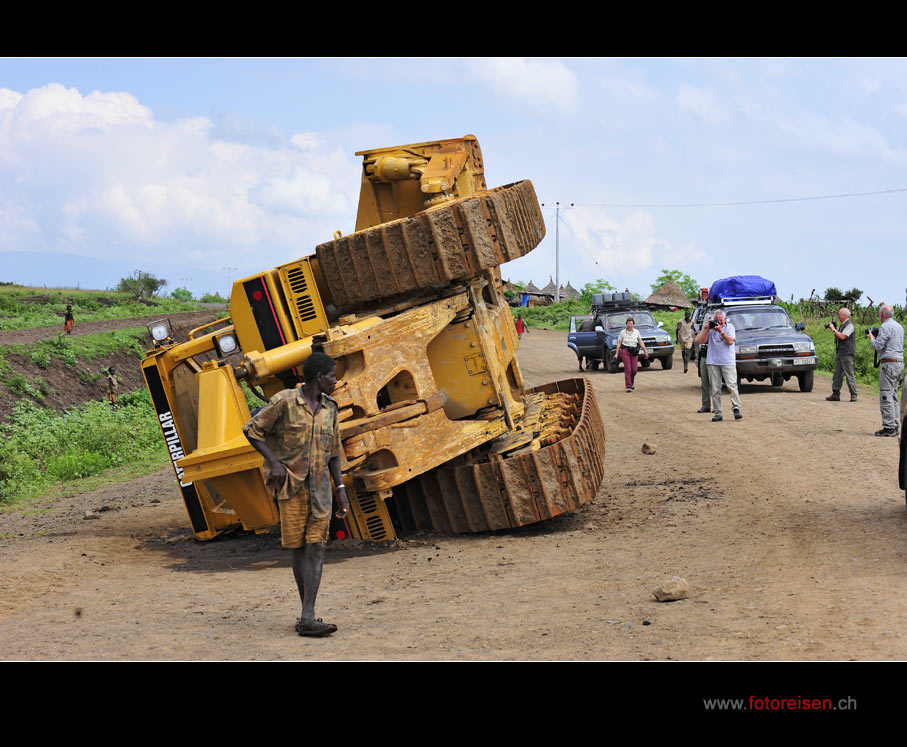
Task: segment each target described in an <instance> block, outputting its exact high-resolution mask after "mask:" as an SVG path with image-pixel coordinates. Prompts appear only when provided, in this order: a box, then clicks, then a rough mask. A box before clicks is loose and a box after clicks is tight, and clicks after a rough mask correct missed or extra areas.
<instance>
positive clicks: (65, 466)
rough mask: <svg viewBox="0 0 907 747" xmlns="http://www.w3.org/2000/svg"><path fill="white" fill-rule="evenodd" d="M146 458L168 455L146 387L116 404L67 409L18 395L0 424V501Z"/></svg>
mask: <svg viewBox="0 0 907 747" xmlns="http://www.w3.org/2000/svg"><path fill="white" fill-rule="evenodd" d="M148 459H153V460H155V461H158V460H159V461H160V463H162V464H163V463H166V462H167V461H168V457H167V451H166V449H165V448H164V445H163V443H162V441H161V432H160V426H159V425H158V419H157V416H156V415H155V412H154V407H153V406H152V404H151V398H150V397H149V396H148V392H147V391H145V390H141V391H138V392H129V393H127V394H124V395H123V396H122V397H120V407H118V408H112V407H110V406H109V405H108V404H107V403H106V402H87V403H85V404H84V405H82V406H81V407H77V408H75V409H73V410H70V411H69V412H66V413H58V412H55V411H53V410H45V409H42V408H40V407H38V406H37V405H36V404H35V403H34V402H32V401H31V400H22V401H21V402H19V404H17V405H16V408H15V410H14V411H13V415H12V417H11V419H10V420H9V421H7V422H5V423H2V424H0V502H4V501H11V500H13V499H15V498H16V497H17V496H19V495H24V494H27V493H29V492H34V491H35V490H40V489H42V488H43V487H45V486H47V485H50V484H52V483H53V482H55V481H56V480H73V479H77V478H81V477H88V476H89V475H93V474H97V473H98V472H102V471H104V470H105V469H109V468H110V467H114V466H117V465H120V464H125V463H129V462H132V461H137V460H148Z"/></svg>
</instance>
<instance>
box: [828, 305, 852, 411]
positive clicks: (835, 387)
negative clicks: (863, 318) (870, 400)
mask: <svg viewBox="0 0 907 747" xmlns="http://www.w3.org/2000/svg"><path fill="white" fill-rule="evenodd" d="M838 321H840V323H841V326H840V328H839V327H838V325H837V324H835V323H834V322H829V323H828V324H826V325H825V329H830V330H831V331H832V333H834V336H835V373H834V375H833V376H832V379H831V395H830V396H828V397H826V398H825V399H826V400H828V401H829V402H840V401H841V384H842V383H843V380H844V379H845V378H846V379H847V388H848V389H849V390H850V401H851V402H856V401H857V379H856V377H855V376H854V373H853V357H854V355H855V354H856V352H857V336H856V335H855V334H854V332H856V329H855V328H854V326H853V322H852V321H850V309H846V308H845V309H838Z"/></svg>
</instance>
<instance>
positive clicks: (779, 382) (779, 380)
mask: <svg viewBox="0 0 907 747" xmlns="http://www.w3.org/2000/svg"><path fill="white" fill-rule="evenodd" d="M772 386H784V377H783V376H782V375H781V374H779V373H775V374H772ZM800 387H801V388H802V387H803V384H802V383H801V384H800ZM811 388H812V387H810V389H811Z"/></svg>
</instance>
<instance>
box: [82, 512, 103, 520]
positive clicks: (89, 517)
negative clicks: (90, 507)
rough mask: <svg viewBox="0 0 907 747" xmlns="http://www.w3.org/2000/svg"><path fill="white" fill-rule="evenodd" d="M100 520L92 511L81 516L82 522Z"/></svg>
mask: <svg viewBox="0 0 907 747" xmlns="http://www.w3.org/2000/svg"><path fill="white" fill-rule="evenodd" d="M100 518H101V517H100V516H98V515H97V514H96V513H95V512H94V511H86V512H85V513H84V514H83V515H82V520H83V521H86V520H88V519H100Z"/></svg>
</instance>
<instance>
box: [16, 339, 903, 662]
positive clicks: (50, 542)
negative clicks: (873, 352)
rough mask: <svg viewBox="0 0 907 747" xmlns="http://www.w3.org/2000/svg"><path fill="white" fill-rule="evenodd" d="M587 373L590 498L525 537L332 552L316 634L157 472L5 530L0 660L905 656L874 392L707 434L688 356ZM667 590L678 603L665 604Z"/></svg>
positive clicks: (529, 364)
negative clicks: (685, 593) (599, 477)
mask: <svg viewBox="0 0 907 747" xmlns="http://www.w3.org/2000/svg"><path fill="white" fill-rule="evenodd" d="M565 337H566V336H565V335H564V334H562V333H554V332H545V331H541V330H534V331H533V332H532V333H531V334H529V335H524V337H523V341H522V348H521V350H520V360H521V363H522V365H523V370H524V374H525V376H526V379H527V383H529V384H538V383H542V382H544V381H550V380H554V379H561V378H567V377H568V376H572V375H574V372H575V368H576V365H575V359H574V358H573V356H572V354H571V353H570V352H569V351H568V350H567V348H566V346H565V344H564V343H565ZM588 376H589V379H590V380H591V381H592V382H593V383H594V386H595V389H596V393H597V395H598V397H599V405H600V407H601V410H602V413H603V418H604V421H605V428H606V432H607V436H608V452H607V460H606V464H607V477H606V481H605V485H604V486H603V488H602V490H601V491H600V492H599V495H598V497H597V498H596V501H595V503H594V504H592V505H591V506H588V507H586V508H585V509H583V510H582V511H580V512H578V513H576V514H574V515H571V516H568V517H561V518H559V519H556V520H554V521H551V522H548V523H546V524H542V525H537V526H534V527H529V528H525V529H522V530H519V531H511V532H503V533H497V534H489V535H479V536H457V537H450V536H443V537H442V536H430V537H424V536H423V537H419V538H417V539H410V540H406V541H400V542H397V543H394V544H393V545H391V546H388V547H383V546H370V545H367V544H358V545H351V544H346V545H340V544H335V545H334V546H332V547H331V548H330V549H329V552H328V560H327V566H326V569H325V577H324V582H323V585H322V592H321V595H320V597H319V606H318V614H319V616H321V617H323V618H324V619H325V620H329V621H333V622H336V623H337V624H338V625H339V626H340V630H339V632H338V633H337V634H336V635H334V636H332V637H331V638H329V639H324V640H310V639H303V638H299V637H298V636H296V635H295V634H294V633H293V628H292V626H293V622H294V618H295V617H296V615H297V614H298V609H297V607H298V600H297V598H296V592H295V589H294V587H293V581H292V574H291V571H290V567H289V558H288V556H287V554H286V553H285V552H283V551H281V550H280V549H279V547H278V539H277V536H276V532H275V534H274V535H272V536H259V537H241V538H226V539H223V540H219V541H215V542H210V543H206V544H201V543H196V542H195V541H194V540H193V539H191V535H190V533H189V531H188V529H187V528H186V525H187V521H186V518H185V512H184V509H183V507H182V504H181V502H180V499H179V495H178V493H177V491H176V489H175V487H174V484H173V481H172V477H171V476H170V474H168V473H167V472H163V473H160V474H158V475H154V476H151V477H147V478H143V479H139V480H135V481H133V482H130V483H127V484H123V485H119V486H115V487H113V488H108V489H105V490H101V491H96V492H94V493H89V494H85V495H83V496H77V497H74V498H70V499H66V500H64V501H60V502H57V503H54V504H42V505H36V506H32V507H31V509H30V510H31V513H23V512H19V513H16V514H3V515H0V538H2V539H0V584H2V595H0V658H2V659H4V660H10V659H354V660H360V659H454V660H456V659H903V658H905V657H907V593H905V592H907V512H905V505H904V495H903V493H902V492H900V491H899V490H898V487H897V478H896V465H897V442H896V440H895V439H879V438H874V437H873V436H872V433H873V431H874V430H876V429H877V428H878V427H879V426H880V415H879V408H878V400H877V398H876V397H873V396H872V395H871V394H869V393H868V392H867V393H862V394H861V397H860V401H859V402H858V403H856V404H851V403H849V402H840V403H828V402H825V399H824V398H825V396H826V395H827V394H828V391H829V389H830V386H829V383H828V379H827V378H821V377H820V378H817V380H816V388H815V390H814V391H813V392H812V393H810V394H802V393H800V392H799V391H798V390H797V388H796V385H795V384H794V383H788V384H786V385H785V386H784V388H783V389H781V390H774V389H772V388H771V387H769V386H767V385H764V384H763V385H758V386H757V385H751V386H744V387H743V390H742V398H743V412H744V419H743V420H741V421H739V422H735V421H734V420H733V419H731V420H725V421H724V422H723V423H712V422H711V421H710V418H709V416H707V415H699V414H696V412H695V411H696V409H697V408H698V407H699V393H698V392H699V390H698V387H699V380H698V379H697V377H696V374H695V372H693V371H691V372H690V373H688V374H686V375H684V374H683V373H682V367H681V366H680V361H679V360H678V361H677V364H676V365H675V367H674V369H673V370H671V371H662V370H661V369H660V368H658V367H654V368H652V369H650V370H647V371H643V372H642V373H641V374H640V375H639V378H638V380H637V387H636V391H635V392H633V393H631V394H627V393H625V392H624V389H623V376H622V375H609V374H606V373H603V372H600V371H597V372H589V374H588ZM643 442H650V443H654V444H656V446H657V453H656V454H655V455H652V456H644V455H643V454H641V453H640V449H641V446H642V444H643ZM87 509H94V510H95V511H96V512H97V516H98V518H96V519H91V520H85V519H83V518H82V516H83V514H84V512H85V511H86V510H87ZM675 574H676V575H680V576H683V577H684V578H685V579H686V580H687V581H688V582H689V585H690V597H689V598H688V599H685V600H682V601H679V602H674V603H668V604H661V603H658V602H656V601H655V599H654V598H653V597H652V594H651V590H652V589H653V588H654V587H655V586H656V585H657V584H658V583H659V582H660V581H662V580H664V579H665V578H667V577H670V576H672V575H675Z"/></svg>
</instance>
